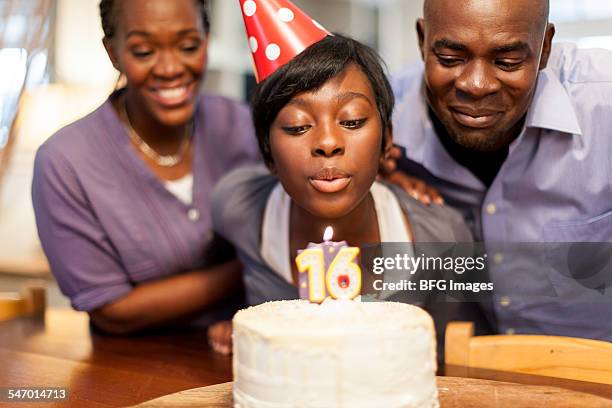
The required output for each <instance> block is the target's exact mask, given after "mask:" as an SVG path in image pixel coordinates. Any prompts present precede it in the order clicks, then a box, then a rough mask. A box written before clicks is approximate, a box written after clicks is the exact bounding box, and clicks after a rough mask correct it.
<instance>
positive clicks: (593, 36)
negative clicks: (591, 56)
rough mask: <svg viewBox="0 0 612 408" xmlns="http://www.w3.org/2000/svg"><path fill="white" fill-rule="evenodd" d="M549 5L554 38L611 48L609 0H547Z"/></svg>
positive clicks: (611, 11) (611, 4) (610, 8)
mask: <svg viewBox="0 0 612 408" xmlns="http://www.w3.org/2000/svg"><path fill="white" fill-rule="evenodd" d="M550 7H551V10H550V15H551V17H550V18H551V21H552V22H554V23H555V25H556V27H557V36H556V38H557V40H558V41H571V42H575V43H577V44H578V46H579V47H581V48H606V49H609V50H612V1H609V0H551V2H550Z"/></svg>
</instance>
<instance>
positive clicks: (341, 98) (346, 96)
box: [336, 92, 372, 105]
mask: <svg viewBox="0 0 612 408" xmlns="http://www.w3.org/2000/svg"><path fill="white" fill-rule="evenodd" d="M355 98H360V99H364V100H366V101H367V102H368V103H369V104H370V105H372V101H371V100H370V98H368V97H367V96H366V95H364V94H362V93H361V92H343V93H341V94H339V95H338V96H337V97H336V99H337V100H338V102H348V101H350V100H352V99H355Z"/></svg>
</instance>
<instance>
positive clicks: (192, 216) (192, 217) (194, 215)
mask: <svg viewBox="0 0 612 408" xmlns="http://www.w3.org/2000/svg"><path fill="white" fill-rule="evenodd" d="M187 218H189V221H193V222H195V221H197V220H199V219H200V212H199V211H198V210H197V209H195V208H190V209H189V211H187Z"/></svg>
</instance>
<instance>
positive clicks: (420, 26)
mask: <svg viewBox="0 0 612 408" xmlns="http://www.w3.org/2000/svg"><path fill="white" fill-rule="evenodd" d="M416 30H417V36H418V38H419V49H420V50H421V59H422V60H423V61H425V20H424V19H422V18H419V19H418V20H417V23H416Z"/></svg>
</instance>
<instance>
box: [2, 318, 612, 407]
mask: <svg viewBox="0 0 612 408" xmlns="http://www.w3.org/2000/svg"><path fill="white" fill-rule="evenodd" d="M488 374H491V373H488ZM231 379H232V375H231V359H230V358H229V357H223V356H219V355H217V354H215V353H214V352H212V350H210V349H209V348H208V346H207V345H206V336H205V332H204V331H202V330H200V331H197V330H195V331H184V330H183V331H178V330H175V331H169V330H167V331H165V332H158V333H149V334H147V335H140V336H136V337H109V336H104V335H101V334H96V333H92V332H91V331H90V328H89V324H88V319H87V315H86V314H84V313H77V312H74V311H71V310H53V309H51V310H48V311H47V313H46V317H45V319H44V321H43V320H35V319H31V318H21V319H14V320H10V321H6V322H1V323H0V387H28V386H29V387H66V388H67V389H68V390H69V392H70V401H69V403H56V404H51V403H38V404H26V403H20V404H13V405H8V404H2V403H0V407H7V406H16V407H18V408H26V407H36V408H38V407H40V408H46V407H51V406H57V407H67V406H70V407H87V408H90V407H91V408H97V407H120V406H129V405H136V404H140V403H143V402H146V401H149V400H152V399H155V398H158V397H162V396H166V395H168V394H173V393H176V392H179V391H184V390H189V389H194V388H199V387H205V386H208V385H213V384H221V383H225V382H228V381H231ZM495 379H497V380H505V381H513V382H524V383H530V384H541V385H549V386H556V387H563V388H573V389H578V390H582V391H586V392H590V393H593V394H597V395H600V396H605V397H607V398H612V387H609V386H605V385H599V384H591V383H581V382H578V381H569V380H558V379H551V378H547V377H535V376H525V375H513V374H508V375H507V376H506V377H504V376H503V375H502V374H499V375H498V376H497V377H496V378H495ZM442 381H447V382H448V381H451V380H450V379H443V380H442ZM460 382H461V383H462V384H468V385H470V384H473V383H470V382H469V380H464V379H461V380H460ZM512 386H513V387H517V386H516V384H512ZM220 387H223V386H220ZM519 388H520V387H519ZM525 388H529V387H525ZM208 390H210V389H208ZM223 390H224V392H225V393H226V394H227V386H225V388H223ZM191 392H195V391H191ZM611 405H612V404H611Z"/></svg>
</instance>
